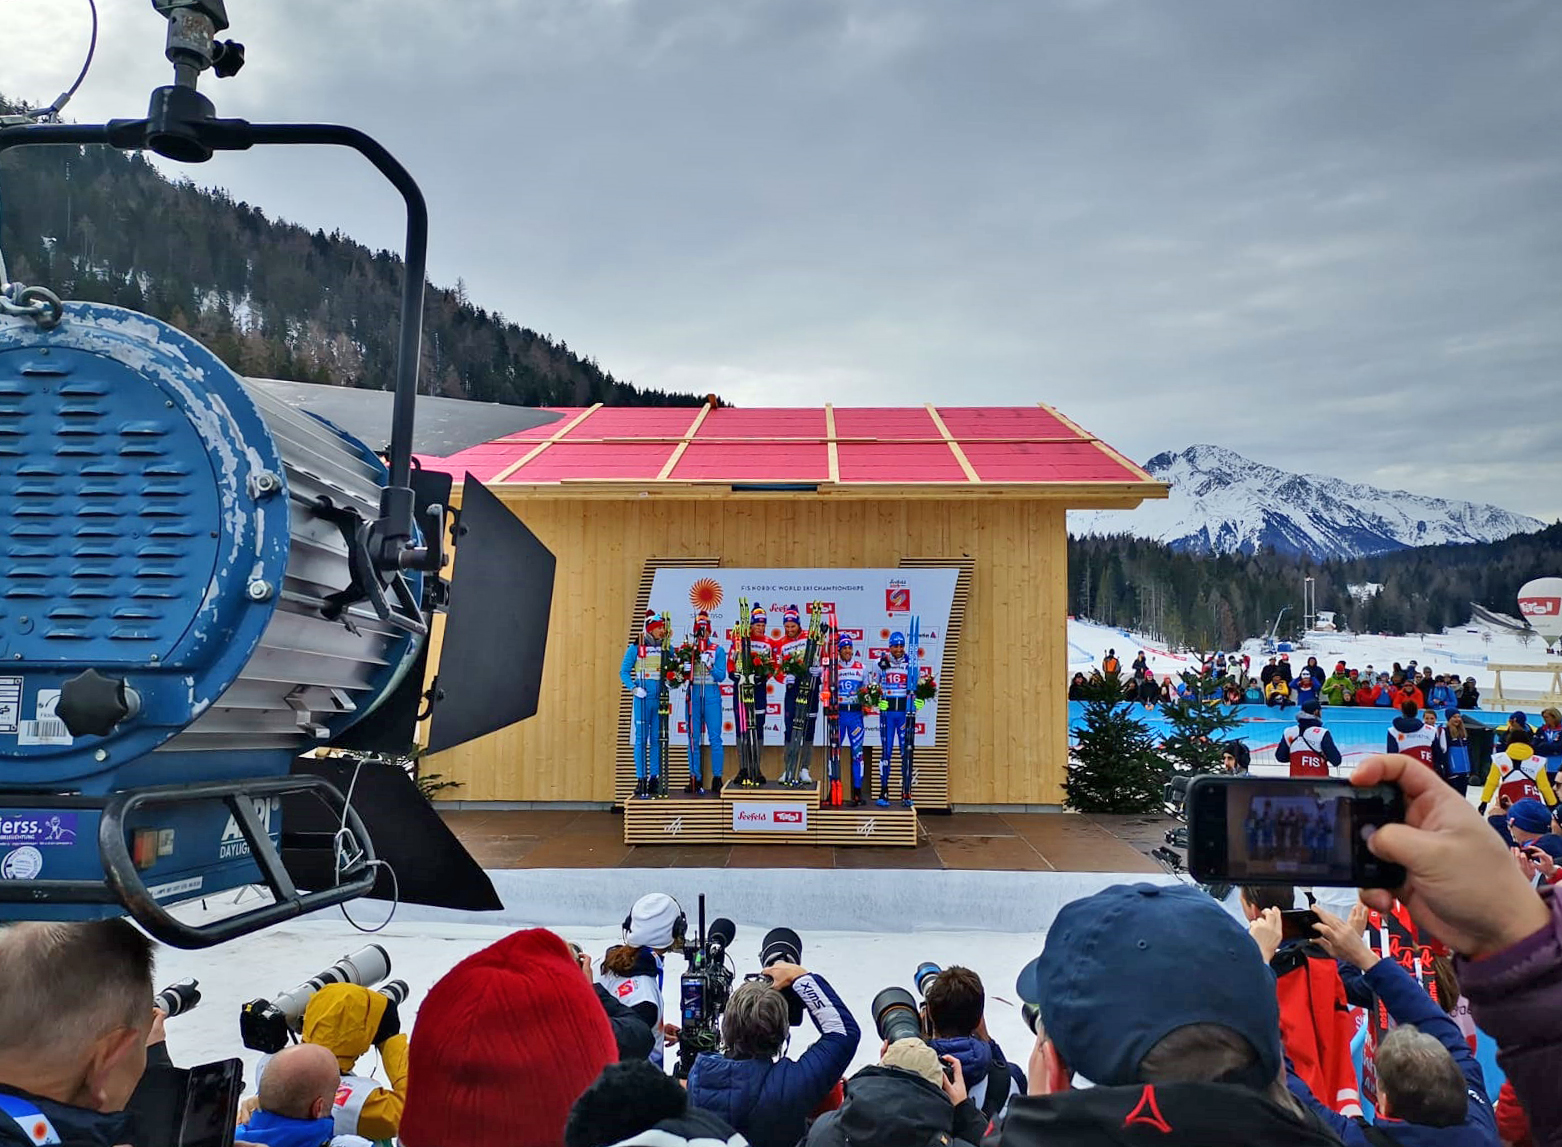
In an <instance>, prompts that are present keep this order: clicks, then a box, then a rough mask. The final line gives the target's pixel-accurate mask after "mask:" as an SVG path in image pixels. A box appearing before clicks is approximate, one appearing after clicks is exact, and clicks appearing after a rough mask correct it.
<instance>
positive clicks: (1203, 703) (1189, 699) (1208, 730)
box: [1161, 670, 1240, 776]
mask: <svg viewBox="0 0 1562 1147" xmlns="http://www.w3.org/2000/svg"><path fill="white" fill-rule="evenodd" d="M1182 681H1183V684H1184V685H1185V686H1186V687H1187V691H1188V692H1187V696H1185V697H1179V698H1177V699H1176V700H1175V701H1163V702H1162V703H1161V716H1162V717H1164V718H1165V719H1166V721H1167V723H1168V724H1170V725H1171V733H1170V734H1169V735H1168V736H1167V737H1166V739H1165V740H1164V741H1162V742H1161V756H1162V757H1164V758H1165V759H1166V762H1167V764H1168V765H1169V766H1170V767H1171V770H1172V771H1173V772H1174V773H1176V774H1177V775H1178V776H1194V775H1196V774H1198V773H1209V772H1214V771H1215V770H1216V769H1218V768H1220V763H1221V762H1220V759H1221V756H1222V755H1223V754H1224V753H1225V751H1226V742H1227V741H1229V740H1230V739H1231V738H1230V737H1228V736H1224V734H1226V733H1228V732H1230V731H1231V730H1232V729H1235V728H1237V726H1238V725H1239V724H1240V722H1239V721H1238V720H1237V719H1236V716H1235V714H1234V712H1233V710H1232V708H1231V706H1229V705H1225V704H1222V702H1221V699H1220V693H1221V686H1222V682H1221V679H1220V678H1217V677H1215V676H1213V675H1211V676H1206V675H1205V674H1203V673H1197V672H1193V671H1191V670H1190V671H1189V672H1186V673H1183V674H1182Z"/></svg>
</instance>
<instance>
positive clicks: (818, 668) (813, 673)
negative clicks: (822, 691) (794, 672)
mask: <svg viewBox="0 0 1562 1147" xmlns="http://www.w3.org/2000/svg"><path fill="white" fill-rule="evenodd" d="M808 676H810V677H813V678H816V679H817V678H819V677H823V676H824V666H823V665H810V666H809V667H808Z"/></svg>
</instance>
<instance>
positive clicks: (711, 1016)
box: [674, 892, 738, 1079]
mask: <svg viewBox="0 0 1562 1147" xmlns="http://www.w3.org/2000/svg"><path fill="white" fill-rule="evenodd" d="M737 931H738V929H737V925H736V924H734V923H733V922H732V921H731V920H728V919H727V918H726V917H725V916H718V917H717V918H716V919H715V920H713V921H711V926H710V931H709V932H706V930H705V894H704V893H703V892H702V893H700V904H699V914H698V931H697V932H696V933H695V939H694V943H693V944H686V945H685V946H684V949H683V958H684V960H685V961H686V962H687V963H688V965H689V968H688V971H686V972H684V974H683V975H682V976H680V977H679V979H678V1007H679V1012H680V1016H681V1023H680V1025H679V1033H678V1064H677V1067H676V1068H675V1069H674V1074H675V1075H676V1076H677V1077H678V1078H679V1079H688V1078H689V1069H690V1068H692V1067H693V1066H694V1061H695V1059H696V1058H697V1057H698V1056H699V1055H700V1054H701V1053H702V1052H708V1051H711V1052H713V1051H715V1050H717V1048H719V1047H720V1046H721V1013H722V1011H723V1010H724V1009H725V1008H726V1006H727V997H728V996H730V995H731V994H732V978H733V974H734V968H733V966H732V960H731V957H730V956H728V954H727V952H728V950H729V949H730V948H731V946H732V938H733V937H734V936H735V935H737Z"/></svg>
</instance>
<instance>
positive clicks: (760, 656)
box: [738, 645, 776, 677]
mask: <svg viewBox="0 0 1562 1147" xmlns="http://www.w3.org/2000/svg"><path fill="white" fill-rule="evenodd" d="M749 661H750V663H751V664H752V665H753V666H754V675H755V676H756V677H774V676H775V668H776V663H775V658H773V657H771V656H770V654H768V653H766V652H765V650H764V649H763V648H762V647H760V646H757V645H755V646H750V647H749ZM742 664H743V653H742V648H741V646H740V647H739V651H738V666H739V668H740V669H741V667H742Z"/></svg>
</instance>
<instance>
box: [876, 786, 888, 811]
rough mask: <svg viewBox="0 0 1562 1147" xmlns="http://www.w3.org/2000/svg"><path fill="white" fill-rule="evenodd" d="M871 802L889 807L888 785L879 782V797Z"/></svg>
mask: <svg viewBox="0 0 1562 1147" xmlns="http://www.w3.org/2000/svg"><path fill="white" fill-rule="evenodd" d="M873 803H874V804H876V805H878V806H879V808H889V785H887V784H881V785H880V786H879V799H878V800H876V801H874V802H873Z"/></svg>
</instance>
